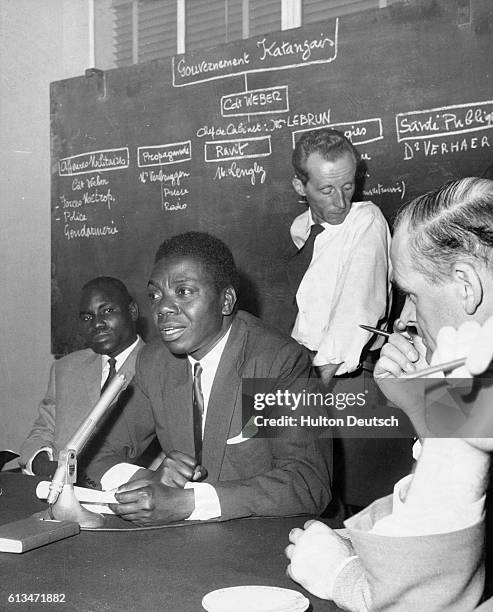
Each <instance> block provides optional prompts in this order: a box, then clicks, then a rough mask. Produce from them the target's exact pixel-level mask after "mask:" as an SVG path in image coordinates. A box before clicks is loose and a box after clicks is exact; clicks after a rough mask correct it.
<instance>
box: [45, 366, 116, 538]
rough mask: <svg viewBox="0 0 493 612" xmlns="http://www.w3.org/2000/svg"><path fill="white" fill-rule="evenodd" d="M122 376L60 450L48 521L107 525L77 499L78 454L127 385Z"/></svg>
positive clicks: (104, 394)
mask: <svg viewBox="0 0 493 612" xmlns="http://www.w3.org/2000/svg"><path fill="white" fill-rule="evenodd" d="M125 382H126V379H125V376H123V374H117V375H116V376H115V377H114V378H113V379H112V380H111V382H110V383H109V385H108V387H107V388H106V389H105V391H104V392H103V393H102V394H101V397H100V398H99V400H98V401H97V402H96V405H95V406H94V408H93V409H92V410H91V412H90V413H89V415H88V416H87V417H86V418H85V419H84V421H83V422H82V424H81V425H80V427H79V429H77V431H76V432H75V434H74V435H73V436H72V438H70V440H69V441H68V443H67V446H66V447H65V448H64V449H63V450H62V451H60V454H59V456H58V466H57V469H56V472H55V474H54V476H53V479H52V481H51V483H50V491H49V494H48V499H47V502H48V504H49V508H48V511H47V514H48V516H47V518H50V519H55V520H59V521H63V520H66V521H76V522H77V523H79V525H80V526H81V527H86V528H97V527H102V526H103V524H104V516H103V515H102V514H96V513H95V512H91V511H89V510H87V509H86V508H83V507H82V506H81V505H80V503H79V501H78V499H77V498H76V497H75V492H74V484H75V482H76V480H77V455H78V454H79V453H80V451H81V450H82V449H83V448H84V446H85V444H86V443H87V441H88V440H89V438H90V436H91V435H92V433H93V432H94V430H95V429H96V426H97V425H98V423H99V421H100V420H101V419H102V417H103V416H104V415H105V414H106V411H107V410H108V408H109V407H110V406H111V404H112V403H113V401H114V400H115V398H116V397H117V395H118V394H119V393H120V391H121V390H122V388H123V386H124V385H125Z"/></svg>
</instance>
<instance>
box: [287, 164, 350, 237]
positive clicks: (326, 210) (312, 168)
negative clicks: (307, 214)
mask: <svg viewBox="0 0 493 612" xmlns="http://www.w3.org/2000/svg"><path fill="white" fill-rule="evenodd" d="M305 169H306V172H307V173H308V181H307V182H306V183H305V184H303V183H302V182H301V181H300V180H299V179H294V181H293V186H294V188H295V190H296V192H297V193H298V194H299V195H302V196H305V197H306V199H307V201H308V205H309V206H310V210H311V212H312V217H313V220H314V221H315V222H316V223H323V222H326V223H330V224H331V225H339V224H340V223H342V222H343V221H344V219H345V218H346V217H347V215H348V214H349V211H350V210H351V198H352V197H353V195H354V189H355V175H356V162H355V160H354V158H353V156H352V155H351V154H350V153H344V154H343V155H341V156H340V157H338V158H337V159H335V160H333V161H329V160H327V159H324V158H323V157H322V156H321V155H319V154H318V153H312V154H311V155H309V156H308V159H307V160H306V163H305Z"/></svg>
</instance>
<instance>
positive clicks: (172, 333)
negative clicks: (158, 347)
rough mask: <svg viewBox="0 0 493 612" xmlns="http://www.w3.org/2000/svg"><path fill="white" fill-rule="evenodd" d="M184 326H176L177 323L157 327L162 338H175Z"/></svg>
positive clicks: (179, 334) (182, 330)
mask: <svg viewBox="0 0 493 612" xmlns="http://www.w3.org/2000/svg"><path fill="white" fill-rule="evenodd" d="M185 329H186V327H184V326H181V325H180V326H177V325H163V326H162V327H160V328H159V331H160V332H161V336H162V338H163V340H169V341H171V340H177V339H178V338H179V337H180V336H181V335H182V333H183V332H184V331H185Z"/></svg>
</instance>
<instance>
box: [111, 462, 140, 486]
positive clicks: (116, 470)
mask: <svg viewBox="0 0 493 612" xmlns="http://www.w3.org/2000/svg"><path fill="white" fill-rule="evenodd" d="M141 469H142V466H140V465H134V464H133V463H117V464H116V465H114V466H113V467H110V469H109V470H108V471H106V472H105V473H104V474H103V475H102V476H101V487H102V489H103V491H109V490H111V489H116V488H118V487H119V486H120V485H122V484H124V483H126V482H128V481H129V480H130V478H132V476H133V475H134V474H135V472H138V471H139V470H141Z"/></svg>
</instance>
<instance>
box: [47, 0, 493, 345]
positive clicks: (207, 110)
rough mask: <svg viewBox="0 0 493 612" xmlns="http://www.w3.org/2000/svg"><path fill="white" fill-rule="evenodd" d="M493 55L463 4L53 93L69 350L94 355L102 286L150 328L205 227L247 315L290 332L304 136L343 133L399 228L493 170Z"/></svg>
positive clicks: (372, 193)
mask: <svg viewBox="0 0 493 612" xmlns="http://www.w3.org/2000/svg"><path fill="white" fill-rule="evenodd" d="M492 39H493V37H492V31H491V24H489V23H486V25H481V24H480V23H477V22H474V21H473V22H472V23H471V22H469V21H468V15H467V13H466V14H465V15H464V14H461V13H460V12H459V13H458V12H457V6H456V3H455V2H448V1H446V0H442V1H438V0H433V1H430V2H420V3H415V4H414V5H413V4H410V3H401V4H395V5H392V6H391V7H388V8H387V9H380V10H375V11H368V12H365V13H362V14H359V15H353V16H348V17H344V18H339V19H332V20H329V21H326V22H321V23H319V24H316V25H315V26H311V27H303V28H299V29H294V30H289V31H284V32H276V33H273V34H271V35H267V36H260V37H257V38H253V39H249V40H247V41H239V42H235V43H230V44H226V45H221V46H218V47H215V48H213V49H208V50H206V51H197V52H194V53H192V54H185V55H180V56H175V57H173V58H168V59H163V60H157V61H152V62H149V63H144V64H139V65H135V66H132V67H128V68H119V69H115V70H110V71H107V72H105V73H101V72H99V71H97V70H89V71H87V73H86V74H85V75H84V76H81V77H77V78H72V79H67V80H63V81H59V82H55V83H52V84H51V133H52V278H53V280H52V338H53V341H52V349H53V352H54V353H55V354H62V353H66V352H68V351H70V350H73V349H74V348H77V347H78V346H79V344H78V343H79V339H78V336H77V325H76V321H77V319H76V315H77V307H78V306H77V305H78V294H79V289H80V287H81V285H82V284H83V283H84V282H86V281H87V280H89V279H90V278H92V277H94V276H97V275H101V274H105V275H112V276H117V277H119V278H121V279H122V280H123V281H124V282H126V283H127V285H128V286H129V289H130V290H131V291H132V292H133V293H134V294H135V296H136V297H137V299H138V301H139V303H140V304H141V308H142V311H143V316H144V322H145V320H146V317H147V316H148V315H147V310H146V308H147V304H146V294H145V287H146V283H147V279H148V274H149V272H150V269H151V267H152V260H153V255H154V252H155V250H156V248H157V247H158V245H159V244H160V243H161V241H162V240H163V239H165V238H167V237H169V236H171V235H173V234H176V233H179V232H182V231H186V230H189V229H199V230H203V231H208V232H211V233H212V234H215V235H217V236H219V237H220V238H222V239H223V240H224V241H225V242H226V243H227V244H228V245H229V246H230V248H231V249H232V251H233V253H234V256H235V259H236V261H237V264H238V266H239V268H240V270H241V272H242V282H243V284H242V290H241V304H242V305H243V306H244V307H246V308H247V309H249V310H250V311H252V312H254V313H255V314H258V315H260V316H262V317H263V318H264V319H265V320H267V321H269V322H270V323H273V324H274V325H277V326H278V327H281V328H283V327H285V326H286V316H285V313H286V300H287V295H288V289H287V284H286V282H285V275H284V266H285V253H286V252H287V251H288V249H289V246H290V239H289V226H290V223H291V221H292V220H293V218H294V217H295V216H296V215H297V214H299V213H300V212H302V211H303V207H302V205H300V204H299V203H298V201H297V197H296V195H295V193H294V191H293V190H292V188H291V178H292V169H291V163H290V156H291V150H292V146H293V141H294V140H295V139H296V136H297V135H298V134H299V133H300V131H302V130H306V129H313V128H317V127H322V126H326V125H331V126H333V127H336V128H338V129H341V130H343V131H345V132H346V134H347V135H348V136H349V137H350V138H351V139H352V141H353V142H354V144H355V145H356V146H357V148H358V149H359V151H360V152H361V153H362V156H363V159H364V161H365V163H366V166H367V176H366V183H365V186H364V192H363V196H364V198H365V199H371V200H372V201H374V202H375V203H376V204H377V205H379V206H380V207H381V209H382V210H383V212H384V214H385V215H386V217H387V218H388V219H389V221H391V218H392V215H393V213H394V212H395V210H396V209H397V208H398V207H399V206H400V204H401V203H402V202H403V201H405V200H407V199H409V198H412V197H414V196H416V195H418V194H420V193H422V192H424V191H425V190H428V189H431V188H434V187H435V186H437V185H439V184H441V183H442V182H444V181H445V180H448V179H451V178H456V177H457V178H458V177H462V176H468V175H478V174H481V172H482V171H483V170H484V169H485V168H486V166H487V165H489V164H490V163H492V161H493V159H492V157H493V155H492V151H493V148H492V147H493V83H492V81H493V78H492V74H491V73H492V64H493V62H492V58H493V42H492ZM151 332H152V326H151V325H148V334H147V335H148V337H149V335H151Z"/></svg>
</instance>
